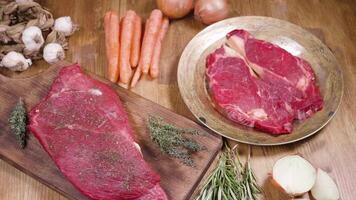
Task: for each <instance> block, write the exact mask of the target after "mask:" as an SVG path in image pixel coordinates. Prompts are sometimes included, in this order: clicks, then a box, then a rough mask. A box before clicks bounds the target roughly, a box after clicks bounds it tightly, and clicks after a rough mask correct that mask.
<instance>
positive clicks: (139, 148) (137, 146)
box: [133, 142, 143, 158]
mask: <svg viewBox="0 0 356 200" xmlns="http://www.w3.org/2000/svg"><path fill="white" fill-rule="evenodd" d="M133 144H134V146H135V148H136V149H137V150H138V151H139V152H140V154H141V156H142V158H143V154H142V151H141V147H140V145H139V144H137V143H136V142H134V143H133Z"/></svg>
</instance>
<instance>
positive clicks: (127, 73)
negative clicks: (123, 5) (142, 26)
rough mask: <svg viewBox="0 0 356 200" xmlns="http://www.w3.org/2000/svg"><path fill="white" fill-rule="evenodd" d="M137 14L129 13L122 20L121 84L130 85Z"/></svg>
mask: <svg viewBox="0 0 356 200" xmlns="http://www.w3.org/2000/svg"><path fill="white" fill-rule="evenodd" d="M135 16H136V13H135V12H134V11H132V10H129V11H127V13H126V16H125V17H124V18H123V19H122V28H121V35H120V43H121V46H120V59H119V65H120V82H122V83H125V84H126V83H128V82H129V81H130V78H131V75H132V69H131V66H130V54H131V42H132V37H133V33H134V29H133V28H134V20H135Z"/></svg>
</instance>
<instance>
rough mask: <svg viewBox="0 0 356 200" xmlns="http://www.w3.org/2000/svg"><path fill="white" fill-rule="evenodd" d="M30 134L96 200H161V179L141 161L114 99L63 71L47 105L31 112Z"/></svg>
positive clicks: (75, 72) (71, 70)
mask: <svg viewBox="0 0 356 200" xmlns="http://www.w3.org/2000/svg"><path fill="white" fill-rule="evenodd" d="M29 129H30V130H31V132H32V133H33V134H34V135H35V136H36V138H37V139H38V140H39V141H40V143H41V144H42V146H43V148H44V149H45V150H46V151H47V152H48V154H49V155H50V156H51V158H52V159H53V160H54V162H55V163H56V165H57V166H58V168H59V169H60V170H61V172H62V173H63V174H64V175H65V176H66V177H67V178H68V180H69V181H70V182H71V183H72V184H73V185H74V186H76V187H77V188H78V189H79V190H80V191H81V192H82V193H83V194H84V195H86V196H88V197H90V198H91V199H97V200H99V199H100V200H124V199H139V200H165V199H167V197H166V194H165V192H164V191H163V189H162V188H161V187H160V185H159V181H160V177H159V176H158V175H157V174H156V173H155V172H154V171H152V169H151V168H150V166H148V164H147V163H146V162H145V161H144V159H143V158H142V154H141V153H140V150H139V146H138V145H137V144H136V143H135V141H134V136H133V131H132V128H131V126H130V124H129V122H128V117H127V114H126V112H125V110H124V107H123V105H122V104H121V102H120V99H119V97H118V96H117V94H116V93H115V92H114V91H113V90H112V89H111V88H110V87H108V86H107V85H105V84H103V83H101V82H99V81H97V80H94V79H92V78H90V77H89V76H87V75H85V74H83V73H82V71H81V69H80V67H79V66H78V65H73V66H68V67H65V68H63V69H62V70H61V71H60V73H59V76H58V77H57V79H56V80H55V81H54V83H53V84H52V87H51V89H50V91H49V93H48V95H47V96H46V97H45V99H44V100H43V101H42V102H40V103H39V104H38V105H37V106H35V107H34V108H33V109H32V110H31V112H30V124H29Z"/></svg>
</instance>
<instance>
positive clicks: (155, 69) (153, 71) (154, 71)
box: [150, 17, 169, 78]
mask: <svg viewBox="0 0 356 200" xmlns="http://www.w3.org/2000/svg"><path fill="white" fill-rule="evenodd" d="M168 26H169V20H168V18H167V17H164V18H163V20H162V25H161V28H160V30H159V32H158V36H157V41H156V45H155V48H154V51H153V56H152V60H151V67H150V75H151V77H152V78H157V77H158V73H159V58H160V55H161V48H162V41H163V39H164V36H165V35H166V33H167V31H168Z"/></svg>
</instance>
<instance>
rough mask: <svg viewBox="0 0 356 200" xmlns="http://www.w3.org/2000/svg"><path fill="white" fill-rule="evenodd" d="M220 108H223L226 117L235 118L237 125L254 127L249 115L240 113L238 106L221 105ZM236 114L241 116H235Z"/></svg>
mask: <svg viewBox="0 0 356 200" xmlns="http://www.w3.org/2000/svg"><path fill="white" fill-rule="evenodd" d="M222 106H223V107H224V108H225V112H227V115H228V116H229V117H230V118H235V119H236V121H238V123H240V124H242V125H245V126H249V127H254V126H255V121H251V120H249V118H250V115H249V114H247V113H245V112H244V111H242V110H241V108H240V107H239V106H237V105H235V104H223V105H222ZM236 112H237V113H240V114H241V115H235V113H236Z"/></svg>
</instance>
